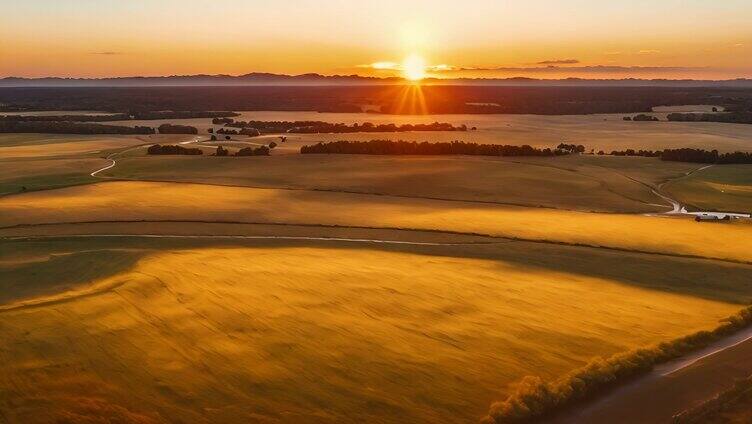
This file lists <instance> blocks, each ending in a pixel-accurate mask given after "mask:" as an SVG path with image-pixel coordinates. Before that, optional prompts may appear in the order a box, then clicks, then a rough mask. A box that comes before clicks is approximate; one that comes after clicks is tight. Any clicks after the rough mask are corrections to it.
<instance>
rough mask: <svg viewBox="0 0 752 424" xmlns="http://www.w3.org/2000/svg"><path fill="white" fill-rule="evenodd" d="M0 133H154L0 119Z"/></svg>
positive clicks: (150, 130) (144, 129)
mask: <svg viewBox="0 0 752 424" xmlns="http://www.w3.org/2000/svg"><path fill="white" fill-rule="evenodd" d="M0 133H47V134H87V135H88V134H125V135H132V134H154V133H155V131H154V128H151V127H142V126H135V127H127V126H121V125H105V124H93V123H89V122H68V121H64V122H57V121H54V122H53V121H0Z"/></svg>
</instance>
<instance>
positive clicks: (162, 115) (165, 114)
mask: <svg viewBox="0 0 752 424" xmlns="http://www.w3.org/2000/svg"><path fill="white" fill-rule="evenodd" d="M130 115H131V116H132V117H133V119H138V120H146V121H148V120H155V119H194V118H222V117H229V116H240V114H239V113H237V112H230V111H218V112H207V111H193V110H187V111H174V110H159V111H145V112H130Z"/></svg>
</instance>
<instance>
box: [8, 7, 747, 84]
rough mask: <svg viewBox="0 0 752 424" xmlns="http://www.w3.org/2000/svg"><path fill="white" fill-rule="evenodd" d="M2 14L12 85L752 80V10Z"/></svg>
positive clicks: (86, 10)
mask: <svg viewBox="0 0 752 424" xmlns="http://www.w3.org/2000/svg"><path fill="white" fill-rule="evenodd" d="M2 1H3V3H4V4H3V7H2V14H0V77H7V76H19V77H44V76H58V77H116V76H136V75H139V76H162V75H187V74H230V75H241V74H246V73H250V72H272V73H284V74H302V73H313V72H315V73H321V74H325V75H334V74H340V75H342V74H347V75H349V74H359V75H364V76H403V75H404V73H405V72H406V70H405V66H404V63H405V62H406V61H407V63H408V64H411V66H412V67H413V68H414V67H415V66H422V67H423V68H424V69H423V71H424V74H425V76H431V77H438V78H455V77H468V78H474V77H489V78H490V77H501V78H506V77H514V76H523V77H534V78H565V77H582V78H624V77H635V78H693V79H730V78H740V77H748V78H749V77H752V1H750V0H714V1H711V0H649V1H648V0H629V1H624V0H619V1H612V0H598V1H595V0H556V1H555V0H524V1H515V0H454V1H450V0H433V1H428V0H412V1H411V0H378V1H357V0H316V1H313V0H244V1H241V0H213V1H199V0H24V1H13V0H10V1H8V0H2ZM408 58H409V59H408ZM416 63H417V64H418V65H416ZM408 71H409V70H408ZM414 71H415V70H414V69H413V72H412V75H414V74H415V72H414ZM418 74H419V75H417V76H416V77H420V76H423V75H422V74H420V73H418Z"/></svg>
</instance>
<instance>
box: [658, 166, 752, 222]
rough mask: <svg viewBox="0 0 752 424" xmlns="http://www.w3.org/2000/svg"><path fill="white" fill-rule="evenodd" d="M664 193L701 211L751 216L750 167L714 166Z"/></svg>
mask: <svg viewBox="0 0 752 424" xmlns="http://www.w3.org/2000/svg"><path fill="white" fill-rule="evenodd" d="M664 189H665V190H666V191H667V192H669V193H671V195H672V196H675V197H676V198H677V199H680V200H681V201H682V202H684V203H687V204H690V205H692V206H694V207H696V208H698V209H701V210H721V211H738V212H752V165H716V166H713V167H710V168H707V169H703V170H702V171H699V172H696V173H694V174H692V175H690V176H688V177H687V178H681V179H677V180H676V181H672V182H670V183H668V184H666V185H665V187H664Z"/></svg>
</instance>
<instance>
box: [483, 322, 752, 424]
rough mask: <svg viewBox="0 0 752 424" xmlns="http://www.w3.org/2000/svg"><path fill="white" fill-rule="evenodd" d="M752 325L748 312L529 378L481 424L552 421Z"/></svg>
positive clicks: (492, 408) (491, 411)
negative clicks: (556, 375) (557, 374)
mask: <svg viewBox="0 0 752 424" xmlns="http://www.w3.org/2000/svg"><path fill="white" fill-rule="evenodd" d="M751 324H752V307H747V308H745V309H743V310H742V311H740V312H739V313H737V314H736V315H734V316H732V317H729V318H726V319H725V320H723V321H722V323H721V324H720V325H719V326H718V327H716V328H715V329H714V330H712V331H700V332H698V333H695V334H692V335H689V336H686V337H682V338H679V339H675V340H673V341H670V342H665V343H661V344H659V345H657V346H655V347H653V348H648V349H638V350H635V351H632V352H627V353H624V354H619V355H615V356H612V357H611V358H608V359H601V358H597V359H594V360H592V361H591V362H590V363H588V364H587V365H586V366H584V367H582V368H580V369H578V370H575V371H573V372H572V373H570V374H568V375H566V376H564V377H562V378H560V379H558V380H556V381H552V382H545V381H543V380H542V379H541V378H539V377H534V376H527V377H525V378H523V379H522V381H521V382H520V383H519V384H518V385H517V387H516V390H515V391H514V392H513V393H512V394H511V395H509V397H507V399H505V400H503V401H499V402H495V403H494V404H492V405H491V408H490V410H489V412H488V415H487V416H486V417H484V418H483V419H482V422H484V423H495V424H502V423H531V422H539V421H541V420H542V419H544V418H547V417H551V416H553V415H555V414H556V413H559V412H561V411H562V410H564V409H566V408H568V407H571V406H573V405H575V404H577V403H578V402H583V401H585V400H588V399H591V398H594V397H596V396H598V395H599V394H602V393H603V392H604V391H606V390H608V389H610V388H613V387H615V386H616V385H619V384H623V383H624V382H625V381H627V380H629V379H632V378H635V377H638V376H641V375H644V374H647V373H648V372H650V371H651V370H652V369H653V367H654V366H655V365H657V364H660V363H664V362H667V361H670V360H672V359H676V358H679V357H681V356H683V355H686V354H687V353H690V352H692V351H695V350H698V349H702V348H704V347H707V346H708V345H710V344H711V343H713V342H715V341H717V340H719V339H721V338H723V337H725V336H728V335H730V334H732V333H734V332H736V331H738V330H740V329H742V328H745V327H748V326H749V325H751Z"/></svg>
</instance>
